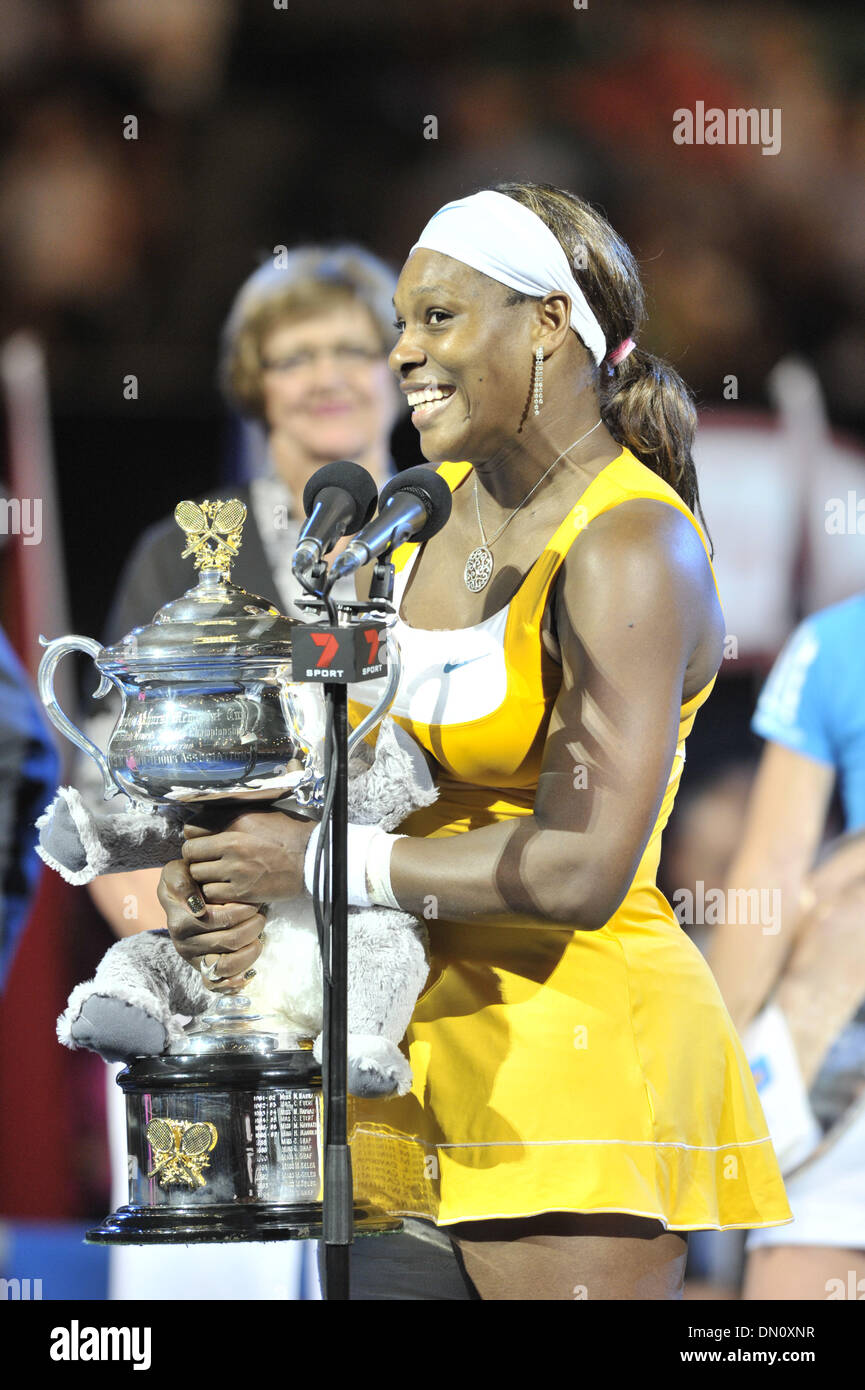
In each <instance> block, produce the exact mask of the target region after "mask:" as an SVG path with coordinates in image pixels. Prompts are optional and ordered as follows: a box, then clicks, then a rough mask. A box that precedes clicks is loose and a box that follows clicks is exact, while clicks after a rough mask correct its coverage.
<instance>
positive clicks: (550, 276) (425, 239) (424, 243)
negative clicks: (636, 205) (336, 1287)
mask: <svg viewBox="0 0 865 1390" xmlns="http://www.w3.org/2000/svg"><path fill="white" fill-rule="evenodd" d="M419 250H425V251H439V252H440V253H441V254H442V255H443V256H452V257H453V259H454V260H455V261H462V262H463V264H464V265H470V266H471V267H472V269H473V270H480V271H481V272H482V273H483V274H484V275H489V277H490V279H491V280H498V281H499V283H500V284H502V285H508V286H509V288H510V289H512V290H520V291H521V293H522V294H529V295H535V296H538V295H545V294H551V293H552V291H553V290H564V291H565V293H566V294H568V295H570V299H571V328H573V329H574V331H575V332H577V333H579V335H580V337H581V338H582V340H583V342H584V343H585V345H586V347H587V348H588V349H589V352H590V353H591V354H592V356H593V357H594V359H595V361H596V363H597V364H598V365H599V366H600V364H601V362H602V361H603V360H604V357H605V356H606V352H607V340H606V338H605V337H604V333H603V329H602V328H601V325H600V324H599V323H598V320H597V319H596V318H595V316H594V314H593V313H592V311H591V309H590V308H589V306H588V303H587V302H586V297H585V295H584V294H583V292H582V290H581V289H580V287H579V285H578V284H577V282H576V280H575V279H574V277H573V275H572V273H571V268H570V266H569V264H568V258H567V256H566V255H565V253H564V251H563V250H562V248H561V246H560V245H559V243H558V241H557V240H556V238H555V237H554V236H553V234H552V232H551V231H550V229H549V227H547V226H546V225H545V223H543V222H542V221H541V219H540V217H537V216H536V215H535V213H533V212H532V211H531V210H530V209H529V208H527V207H524V206H523V204H522V203H518V202H517V201H516V199H515V198H509V197H508V196H507V194H505V193H495V192H494V191H493V190H492V189H491V188H486V189H484V190H483V192H481V193H473V194H472V195H471V196H470V197H468V198H457V200H456V201H455V202H453V203H446V204H445V206H444V207H443V208H439V211H438V212H436V213H434V214H433V216H432V217H431V218H430V220H429V222H427V224H426V226H425V227H424V229H423V231H422V232H421V234H420V237H419V238H418V240H417V241H416V242H415V244H414V246H413V247H412V248H411V251H410V252H409V255H411V253H412V251H419Z"/></svg>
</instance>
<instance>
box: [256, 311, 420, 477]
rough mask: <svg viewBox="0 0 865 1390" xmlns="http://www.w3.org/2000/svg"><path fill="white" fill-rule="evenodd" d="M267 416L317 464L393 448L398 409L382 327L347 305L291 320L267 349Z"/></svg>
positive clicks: (275, 330) (274, 333)
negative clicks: (384, 444)
mask: <svg viewBox="0 0 865 1390" xmlns="http://www.w3.org/2000/svg"><path fill="white" fill-rule="evenodd" d="M261 363H262V372H261V393H262V402H263V413H264V416H265V419H266V423H267V427H268V430H269V431H270V432H271V433H272V434H283V435H286V436H288V437H289V438H290V439H291V441H292V443H293V444H294V445H295V446H296V447H297V449H298V450H299V451H300V452H302V454H303V455H305V456H308V457H309V458H310V459H311V460H319V459H326V460H327V459H339V458H353V457H355V456H357V455H358V454H363V453H364V452H365V451H366V450H368V449H369V448H370V447H371V446H373V445H375V444H378V443H379V442H380V441H381V440H383V439H384V440H385V441H386V440H387V438H388V435H389V433H390V430H391V428H392V425H393V421H394V419H395V415H396V409H397V401H396V399H395V397H394V391H393V383H392V381H391V379H390V375H389V373H388V370H387V362H386V359H385V356H384V353H383V351H382V346H381V340H380V337H379V333H378V330H377V328H376V325H375V323H374V322H373V319H372V317H371V315H370V313H369V311H368V310H367V309H366V307H365V306H364V305H363V304H360V303H357V302H352V301H351V300H346V301H345V303H342V304H338V305H334V306H333V307H332V308H330V309H328V310H327V311H326V312H323V313H321V314H319V315H316V316H315V317H305V318H302V319H300V320H297V321H295V320H293V319H292V320H287V321H285V322H283V323H281V324H279V325H277V327H275V328H273V329H272V330H271V331H270V332H269V333H268V334H267V335H266V336H265V338H264V339H263V341H262V344H261Z"/></svg>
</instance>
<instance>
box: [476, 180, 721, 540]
mask: <svg viewBox="0 0 865 1390" xmlns="http://www.w3.org/2000/svg"><path fill="white" fill-rule="evenodd" d="M495 192H497V193H505V194H507V196H508V197H509V198H514V199H515V200H516V202H518V203H522V204H523V206H524V207H527V208H529V209H530V211H532V212H533V213H535V214H536V215H537V216H538V217H540V219H541V221H542V222H544V223H545V224H546V226H547V227H549V229H550V231H551V232H552V233H553V235H554V236H555V238H556V239H557V241H558V242H559V245H560V246H561V247H562V249H563V250H564V252H565V255H566V256H567V258H568V261H569V262H570V264H571V266H572V268H573V274H574V278H575V280H576V281H577V283H578V284H579V286H580V288H581V290H582V291H583V294H584V295H585V297H586V299H587V301H588V303H589V305H590V307H591V309H592V312H593V313H594V314H595V317H596V318H597V320H598V322H599V323H600V325H601V328H602V329H603V330H604V336H605V338H606V340H607V354H608V355H607V357H606V358H605V359H604V361H603V362H602V363H601V365H600V367H596V368H595V373H596V385H597V391H598V402H599V405H600V410H601V417H602V419H603V421H604V424H605V425H606V426H607V428H608V430H609V431H610V434H611V435H612V436H613V438H614V439H615V440H616V441H617V443H619V444H621V445H623V446H624V447H625V448H626V449H630V450H631V452H632V453H633V454H635V455H636V457H637V458H638V459H639V460H640V462H641V463H644V464H645V465H646V466H647V468H651V469H652V471H653V472H654V473H657V474H658V476H659V477H660V478H663V479H664V481H665V482H668V483H669V484H670V486H671V487H672V488H674V489H675V491H676V492H677V493H678V494H679V496H680V497H681V498H682V500H683V502H685V503H686V504H687V506H688V507H689V508H690V509H691V511H692V512H694V513H695V514H696V515H698V516H699V518H700V521H701V522H702V524H703V529H704V531H705V532H706V535H707V536H708V535H709V532H708V527H707V526H706V518H705V517H704V515H703V508H702V505H701V503H700V492H699V487H698V485H697V473H696V470H695V468H694V460H693V458H692V455H691V450H692V448H693V444H694V436H695V434H696V430H697V412H696V408H695V406H694V398H693V396H692V394H691V392H690V390H689V389H688V387H687V386H686V384H685V382H684V381H683V380H682V378H681V377H680V376H679V373H678V372H677V371H676V370H675V369H674V368H673V367H671V366H670V364H669V363H668V362H665V361H663V360H662V359H661V358H659V357H654V356H653V355H652V354H651V353H650V352H644V351H643V350H642V349H641V348H639V347H635V348H634V349H633V350H632V351H631V352H630V353H629V355H628V356H627V357H626V358H625V359H624V361H623V362H621V363H620V364H619V365H618V366H613V365H612V364H611V363H610V362H609V360H608V358H609V353H611V352H613V351H614V350H615V348H616V347H618V345H619V344H620V343H621V342H622V341H623V340H624V339H625V338H635V337H636V335H637V333H638V331H639V329H640V327H641V325H642V323H643V322H644V320H645V317H646V300H645V293H644V291H643V286H642V282H641V280H640V272H639V270H638V268H637V263H636V261H635V259H634V256H633V254H632V253H631V251H630V249H629V248H628V247H627V246H626V245H625V243H624V241H622V239H621V237H620V236H619V235H618V233H617V232H615V231H614V230H613V228H612V227H611V226H610V224H609V222H607V220H606V218H604V217H602V216H601V214H600V213H599V212H597V211H596V209H595V208H593V207H592V205H591V204H590V203H587V202H585V200H584V199H582V198H578V197H577V195H576V194H575V193H569V192H568V191H567V190H566V189H564V188H555V187H554V186H553V185H552V184H545V183H500V184H497V185H496V186H495ZM709 545H710V548H711V550H712V554H713V555H714V547H712V543H711V537H709Z"/></svg>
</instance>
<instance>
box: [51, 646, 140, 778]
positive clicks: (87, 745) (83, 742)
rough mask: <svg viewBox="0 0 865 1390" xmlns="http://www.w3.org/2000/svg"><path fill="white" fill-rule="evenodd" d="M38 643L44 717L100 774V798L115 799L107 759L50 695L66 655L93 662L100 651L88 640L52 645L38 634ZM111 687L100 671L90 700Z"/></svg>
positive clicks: (103, 693)
mask: <svg viewBox="0 0 865 1390" xmlns="http://www.w3.org/2000/svg"><path fill="white" fill-rule="evenodd" d="M39 641H40V643H41V645H42V646H43V647H44V648H45V655H44V656H43V657H42V660H41V661H40V663H39V672H38V675H37V684H38V686H39V695H40V698H41V700H42V703H43V705H44V706H45V713H46V714H47V715H48V718H49V719H50V720H51V723H52V724H53V725H54V727H55V729H59V730H60V732H61V734H64V735H65V737H66V738H68V739H69V741H70V743H74V744H75V746H76V748H80V749H81V751H82V753H87V754H88V755H89V756H90V757H91V758H92V759H93V761H94V762H95V763H96V765H97V767H98V768H99V771H100V772H101V773H102V781H103V784H104V795H105V796H106V797H109V796H117V795H118V794H119V793H120V791H121V788H120V787H118V785H117V783H116V782H115V781H114V778H113V777H112V776H111V770H110V768H109V766H108V759H107V758H106V756H105V754H104V753H103V752H102V749H101V748H97V747H96V744H95V743H93V742H92V741H91V740H90V739H89V738H87V736H86V735H85V734H82V732H81V730H80V729H79V728H78V726H77V725H76V724H73V723H72V720H71V719H70V718H69V717H68V716H67V715H65V714H64V713H63V711H62V709H61V708H60V706H59V704H58V703H57V696H56V695H55V694H54V672H55V670H56V669H57V664H58V662H59V661H60V659H61V658H62V657H64V656H66V654H67V653H68V652H85V653H86V655H87V656H90V657H92V658H93V660H94V662H95V661H96V658H97V657H98V656H99V655H100V653H101V651H102V647H101V646H100V645H99V643H98V642H95V641H94V640H93V638H92V637H55V639H54V641H53V642H49V641H48V639H47V637H43V636H42V634H41V633H40V634H39ZM97 669H98V668H97ZM111 686H112V682H111V681H110V680H109V678H108V677H107V676H105V675H103V674H102V672H101V671H100V672H99V685H98V686H97V688H96V690H94V692H93V698H94V700H101V699H102V698H103V696H105V695H107V694H108V692H109V690H110V689H111ZM121 693H122V692H121Z"/></svg>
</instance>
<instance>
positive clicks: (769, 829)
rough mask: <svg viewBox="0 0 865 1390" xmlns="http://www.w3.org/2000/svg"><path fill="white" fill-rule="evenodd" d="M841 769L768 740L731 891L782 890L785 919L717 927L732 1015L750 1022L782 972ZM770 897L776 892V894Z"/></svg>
mask: <svg viewBox="0 0 865 1390" xmlns="http://www.w3.org/2000/svg"><path fill="white" fill-rule="evenodd" d="M834 780H835V772H834V769H833V768H832V767H831V766H829V765H828V764H826V763H821V762H817V761H816V759H814V758H809V757H806V756H805V755H804V754H802V753H796V752H794V751H793V750H792V749H789V748H785V747H784V746H783V745H781V744H779V743H773V742H768V743H767V744H766V746H765V748H764V750H763V755H762V758H761V759H760V766H759V768H758V770H757V776H756V779H755V782H754V787H753V790H752V792H751V799H750V802H749V806H748V812H747V817H746V820H745V828H744V833H743V836H742V845H741V849H740V850H739V853H738V854H737V856H736V858H735V860H734V862H733V864H732V865H731V867H730V872H729V875H728V893H727V898H728V901H729V900H730V894H731V892H733V891H735V890H739V901H745V898H743V897H742V893H743V892H744V893H748V892H750V891H751V890H754V889H756V890H758V891H759V890H765V891H766V892H768V893H771V894H777V895H778V897H777V899H776V901H778V902H780V906H781V911H780V922H771V923H770V922H762V921H756V922H754V921H752V920H750V915H749V920H748V921H747V922H745V923H742V922H739V921H736V922H726V923H725V924H723V925H719V926H717V927H715V929H714V932H713V935H712V943H711V948H710V951H709V954H708V960H709V965H710V967H711V969H712V972H713V974H714V976H715V978H716V980H717V981H718V985H719V986H720V989H721V993H722V994H723V996H724V1000H725V1002H726V1004H727V1008H728V1009H729V1011H730V1015H731V1017H732V1019H733V1023H734V1024H735V1026H736V1028H737V1029H738V1030H739V1031H740V1032H741V1031H743V1030H744V1029H745V1028H746V1027H747V1025H748V1024H749V1023H750V1022H751V1020H752V1019H753V1018H754V1016H755V1015H756V1014H757V1012H758V1011H759V1009H760V1008H761V1007H762V1005H763V1003H764V1002H765V1000H766V999H767V998H768V996H769V994H770V993H771V991H772V988H773V986H774V985H775V983H776V981H777V980H778V978H779V976H780V975H781V973H782V971H783V968H784V965H785V962H786V960H787V958H788V956H789V954H790V952H791V950H792V948H793V945H794V942H795V940H796V936H797V927H798V923H799V921H800V916H801V910H802V907H803V906H806V905H807V904H806V903H804V902H803V899H802V890H803V886H804V884H805V880H806V875H807V874H808V872H809V870H810V869H811V867H812V865H813V863H814V858H815V855H816V853H817V848H818V846H819V844H820V840H821V837H822V834H823V827H824V825H825V823H826V813H827V810H828V806H829V799H830V797H831V795H832V786H833V783H834ZM770 901H771V899H770Z"/></svg>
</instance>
